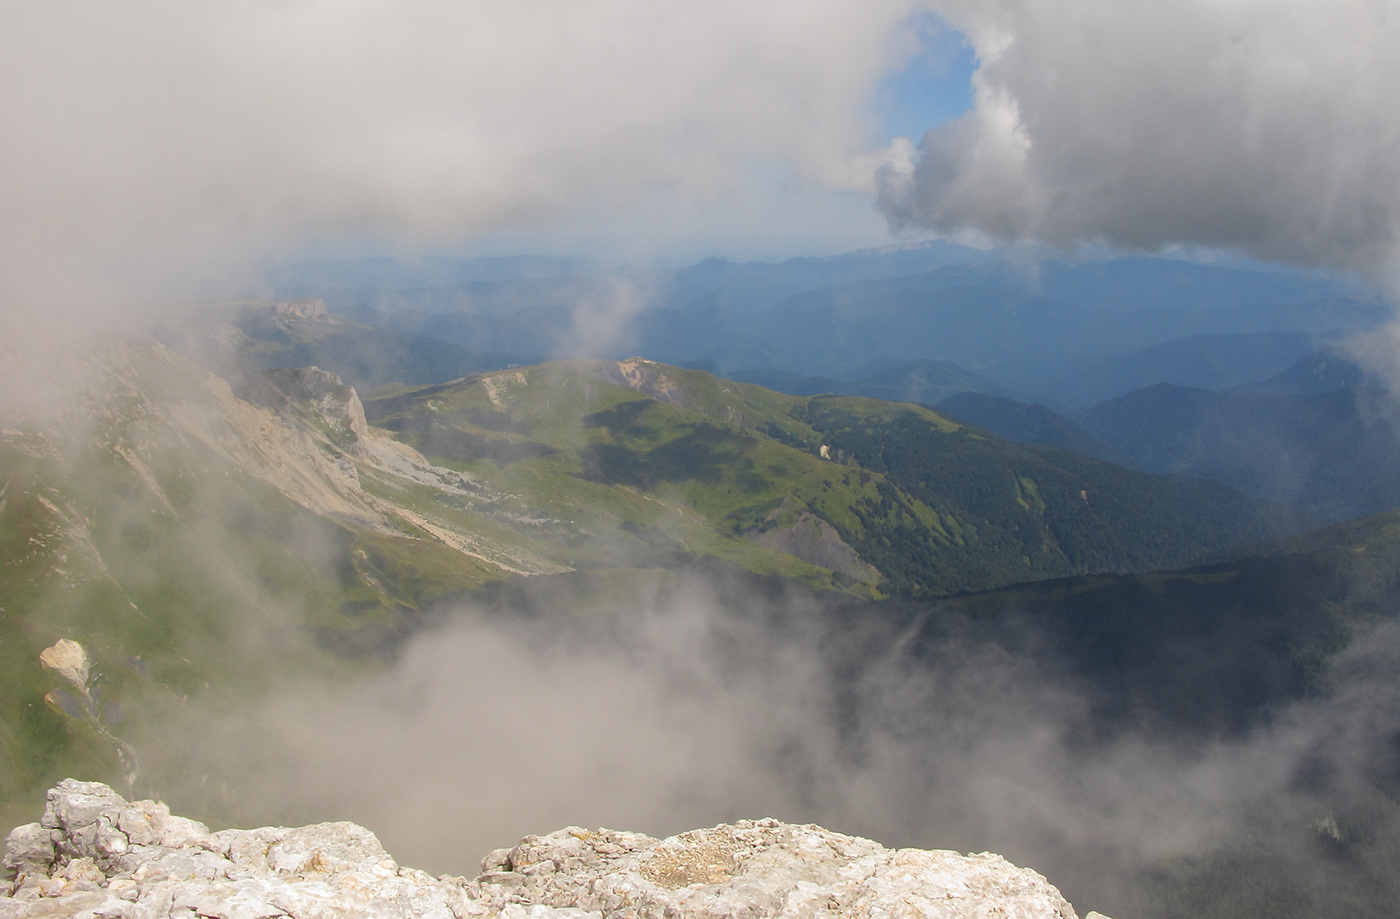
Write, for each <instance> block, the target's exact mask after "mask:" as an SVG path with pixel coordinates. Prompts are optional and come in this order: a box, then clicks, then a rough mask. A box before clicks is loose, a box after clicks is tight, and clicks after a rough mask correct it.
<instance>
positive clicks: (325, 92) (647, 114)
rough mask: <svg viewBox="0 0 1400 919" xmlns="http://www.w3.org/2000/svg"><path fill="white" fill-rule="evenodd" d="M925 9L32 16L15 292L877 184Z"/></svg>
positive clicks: (12, 253)
mask: <svg viewBox="0 0 1400 919" xmlns="http://www.w3.org/2000/svg"><path fill="white" fill-rule="evenodd" d="M909 5H910V4H909V2H908V0H874V2H871V3H862V4H859V5H852V4H846V3H837V2H827V0H821V2H816V3H804V4H799V5H794V4H791V3H787V2H782V0H774V2H764V3H753V2H742V3H741V2H720V3H711V4H706V5H705V6H704V7H703V9H702V8H700V7H695V8H690V9H682V8H678V7H673V6H659V5H657V4H653V3H646V2H637V0H608V2H589V3H575V2H546V3H535V4H529V5H518V4H487V3H439V2H434V0H411V2H407V3H405V2H396V3H385V2H374V0H371V2H362V3H352V4H332V3H319V2H295V3H281V2H253V3H243V2H240V3H226V2H218V3H213V4H201V5H199V6H198V7H192V6H188V5H184V4H179V3H171V2H168V0H141V2H138V3H132V4H124V5H122V6H120V7H107V6H101V5H99V6H92V5H91V4H81V3H71V2H59V3H54V4H43V5H34V4H24V3H8V4H6V5H5V9H4V11H3V13H0V21H3V23H4V27H3V28H2V29H0V114H3V118H4V121H5V125H6V143H5V145H4V148H3V150H0V177H3V178H0V201H3V204H4V207H3V208H0V215H3V216H0V239H3V245H0V277H3V278H5V281H4V286H3V287H0V293H3V294H5V295H7V296H9V297H11V298H20V299H23V298H25V297H28V298H35V297H41V296H42V297H45V298H47V299H48V300H50V301H53V300H55V299H56V298H57V296H58V294H59V293H60V292H66V293H67V294H68V295H69V297H70V298H71V297H76V296H80V295H88V296H99V295H102V294H104V293H105V294H108V295H110V293H111V290H110V289H111V287H113V286H114V285H127V286H134V287H136V288H137V289H138V292H140V284H141V283H150V281H151V277H150V275H151V273H152V272H155V273H158V274H161V275H164V276H166V277H164V278H163V279H164V280H169V277H168V276H169V275H171V274H174V275H176V276H177V277H178V276H179V275H180V274H181V273H182V272H186V273H187V272H191V271H201V270H204V269H205V268H207V262H208V260H210V259H215V258H217V259H218V260H220V261H221V262H222V261H225V260H227V259H228V258H229V256H230V255H239V254H248V252H249V250H252V252H254V253H257V252H266V251H273V250H275V249H276V248H277V247H279V246H283V245H288V244H291V243H295V242H297V241H298V240H301V239H304V238H307V237H317V236H321V237H325V236H332V237H349V238H352V239H353V238H359V237H362V236H370V237H373V236H377V235H379V234H386V235H388V236H389V237H392V238H396V239H398V240H400V241H401V242H402V243H403V244H405V245H408V244H409V243H410V242H424V241H427V240H437V241H441V240H443V239H453V238H461V237H462V235H464V234H472V233H477V232H482V231H487V230H493V229H503V228H509V227H514V226H519V225H522V224H525V223H530V222H532V221H535V220H538V219H542V218H545V217H550V216H558V215H561V214H566V213H568V212H569V211H571V210H572V209H574V208H578V207H585V206H587V207H597V206H599V205H604V206H605V207H613V208H625V207H626V206H627V205H628V204H630V203H632V202H633V201H634V200H635V198H636V197H637V196H638V195H641V194H643V193H645V192H646V191H647V190H648V189H651V188H654V187H658V186H671V187H678V188H681V189H683V190H684V191H685V192H686V193H687V194H689V195H692V196H701V197H703V196H705V195H708V194H711V193H713V192H714V191H715V190H716V189H718V188H720V187H722V186H723V185H725V184H726V183H727V182H729V181H730V180H731V179H732V178H733V177H734V175H735V174H736V171H737V170H739V169H740V168H742V167H743V166H744V165H745V164H746V163H748V162H750V161H751V160H752V158H754V157H758V158H768V159H771V160H776V161H780V162H790V163H793V164H795V165H796V166H797V169H798V170H799V172H800V173H802V174H804V175H806V176H809V177H812V178H815V179H817V180H819V181H823V182H827V183H831V184H834V185H837V186H842V185H849V184H852V183H856V184H866V185H868V182H869V179H868V170H867V171H866V172H867V174H866V176H865V177H861V176H859V175H856V174H855V173H853V172H852V168H853V167H852V165H851V159H850V157H851V156H852V155H855V154H859V153H861V152H862V151H863V150H864V149H865V146H862V145H863V144H864V145H867V146H868V140H867V131H868V129H869V128H870V125H869V124H867V123H866V121H865V120H864V119H865V118H866V117H867V116H866V115H865V114H864V107H865V104H866V100H867V98H868V96H869V94H870V92H871V91H872V90H873V88H874V85H875V83H876V82H877V81H878V80H879V78H880V76H881V74H882V73H883V72H884V69H885V68H886V67H887V66H889V64H890V62H891V61H897V60H898V59H899V56H900V54H901V53H902V51H901V50H900V48H899V47H898V42H897V41H896V40H895V38H894V36H893V35H892V28H893V27H894V26H895V24H896V23H898V22H899V21H900V20H901V19H902V18H903V17H904V16H905V15H906V13H907V10H908V7H909ZM191 266H193V268H192V267H191ZM36 269H37V270H36ZM157 269H159V270H158V271H157ZM206 280H207V279H206Z"/></svg>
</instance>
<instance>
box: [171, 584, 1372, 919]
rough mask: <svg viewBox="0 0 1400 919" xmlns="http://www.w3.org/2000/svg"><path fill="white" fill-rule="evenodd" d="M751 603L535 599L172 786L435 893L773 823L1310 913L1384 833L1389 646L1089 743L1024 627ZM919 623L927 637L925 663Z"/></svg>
mask: <svg viewBox="0 0 1400 919" xmlns="http://www.w3.org/2000/svg"><path fill="white" fill-rule="evenodd" d="M744 592H745V589H744V588H743V587H742V586H741V585H740V586H736V585H726V584H723V583H720V582H715V581H713V580H712V579H701V578H698V577H687V578H683V579H681V580H680V581H679V582H678V583H677V584H675V585H674V586H671V587H668V588H665V589H661V590H657V591H655V592H654V593H653V594H652V595H650V596H644V597H641V598H634V599H633V600H631V601H628V602H627V603H625V604H622V605H619V606H618V607H617V608H615V609H612V610H607V611H595V612H593V613H590V614H581V613H580V612H579V611H578V610H574V611H573V612H572V613H571V612H568V611H566V610H563V609H555V610H554V611H545V612H541V610H548V608H549V607H550V606H551V605H553V604H556V603H557V602H558V601H559V599H560V598H559V596H558V595H553V594H548V593H546V594H540V595H539V596H537V597H536V598H535V599H534V601H533V603H532V602H530V601H528V600H527V601H526V607H529V606H534V609H533V610H531V609H529V608H522V607H521V606H519V605H513V606H512V605H507V606H502V607H501V608H499V609H494V610H492V609H476V610H469V611H460V612H459V613H457V614H454V615H453V616H451V617H449V619H448V620H447V621H446V622H445V624H443V625H441V627H439V628H436V629H433V630H431V631H428V632H425V633H423V634H421V635H420V636H418V637H417V638H415V639H413V640H412V641H411V642H409V643H408V644H407V645H406V646H405V647H404V648H403V649H402V653H401V655H400V656H399V657H398V659H397V661H396V662H395V663H394V664H393V665H392V666H391V667H390V668H389V669H387V670H386V671H384V672H382V673H380V674H379V675H378V676H376V677H373V678H371V679H369V680H367V681H366V682H364V683H362V684H359V685H355V686H349V687H339V688H335V687H327V686H325V685H315V686H304V687H297V686H295V685H293V686H291V687H287V688H284V689H282V690H279V692H278V693H277V694H276V698H275V699H274V700H273V701H271V702H269V703H268V704H267V705H265V706H264V707H262V708H261V709H260V710H259V711H257V712H256V713H255V714H253V715H250V716H247V717H248V720H247V721H246V722H245V723H244V729H245V730H246V731H247V732H248V733H245V734H239V733H237V732H235V733H234V734H233V735H231V736H230V735H227V734H222V733H220V734H216V735H214V736H198V737H197V741H196V742H195V743H194V744H192V748H193V749H194V751H195V753H194V755H192V756H190V762H189V763H188V764H187V769H188V770H189V774H190V775H195V774H203V775H205V776H207V777H209V778H208V779H207V780H211V781H212V780H214V779H217V780H219V781H228V782H231V783H232V784H233V785H234V786H236V787H237V788H238V789H239V790H240V796H241V797H242V799H243V801H244V802H245V803H252V804H253V810H254V812H255V813H252V814H250V815H249V816H250V817H253V816H256V817H265V816H267V815H278V816H280V817H281V818H283V819H290V818H292V817H294V818H295V819H298V820H300V819H317V818H320V819H331V818H346V817H349V818H353V819H356V820H358V821H360V822H363V823H365V824H366V825H368V826H370V827H372V828H374V829H375V830H376V831H377V832H378V833H379V834H380V835H381V837H382V838H383V839H384V841H385V843H386V845H387V846H388V848H389V849H390V851H392V852H393V853H394V854H395V855H396V856H397V857H399V858H400V859H401V860H402V861H403V862H405V863H408V864H415V865H421V866H424V867H427V868H430V869H432V870H435V871H449V872H453V873H471V872H472V871H473V870H474V866H475V863H476V860H477V859H478V858H479V857H480V856H481V855H483V854H484V853H485V852H487V851H488V850H490V849H492V848H496V847H499V846H506V845H512V844H513V843H514V842H515V841H516V839H517V838H519V837H520V836H522V835H524V834H526V833H540V832H546V831H548V830H550V829H553V828H557V827H559V826H563V825H568V824H579V825H586V826H597V825H604V826H611V827H620V828H629V829H636V830H643V831H646V832H649V833H653V834H661V835H664V834H668V833H672V832H678V831H680V830H683V829H687V828H690V827H695V826H702V825H711V824H714V823H717V822H720V821H726V820H732V819H735V818H739V817H744V816H750V817H755V816H761V815H772V816H776V817H779V818H781V819H784V820H789V821H794V822H807V821H811V822H818V823H821V824H823V825H825V826H828V827H831V828H834V829H837V830H841V831H845V832H849V833H855V834H860V835H867V836H871V837H874V838H876V839H879V840H881V841H883V842H885V843H887V844H890V845H917V846H936V847H947V848H953V849H958V850H963V851H979V850H983V849H991V850H993V851H999V852H1002V853H1003V854H1006V855H1007V856H1008V857H1009V858H1012V859H1013V860H1015V861H1017V862H1019V863H1022V864H1028V865H1031V866H1033V867H1035V868H1036V869H1038V870H1040V871H1042V872H1043V873H1045V874H1047V875H1048V876H1049V877H1051V878H1052V879H1054V881H1055V882H1056V883H1057V884H1059V885H1060V886H1061V887H1062V888H1064V889H1065V890H1066V891H1067V894H1068V895H1069V896H1071V898H1072V899H1073V900H1074V901H1075V902H1078V903H1080V904H1081V905H1083V906H1085V907H1086V908H1088V907H1093V908H1100V909H1105V910H1110V911H1111V910H1113V909H1123V908H1128V907H1131V908H1132V909H1133V911H1135V912H1136V911H1138V910H1149V908H1150V909H1152V910H1160V908H1161V904H1160V903H1155V905H1154V901H1153V897H1154V894H1153V890H1154V888H1153V887H1152V884H1153V878H1154V877H1156V876H1158V875H1157V874H1154V872H1155V873H1160V872H1161V871H1163V870H1167V868H1168V866H1170V865H1173V864H1176V865H1181V864H1190V863H1191V862H1190V859H1192V858H1196V859H1200V858H1202V857H1207V856H1212V857H1213V856H1215V855H1217V854H1218V851H1217V850H1218V847H1220V846H1226V847H1235V846H1240V845H1243V844H1245V843H1248V844H1249V845H1252V846H1254V847H1256V849H1258V850H1262V851H1267V852H1268V853H1269V859H1270V861H1269V864H1270V865H1273V866H1275V867H1277V866H1278V865H1280V864H1284V865H1287V864H1295V865H1296V868H1297V871H1298V877H1297V878H1295V879H1294V881H1293V882H1296V883H1298V884H1301V885H1302V887H1303V889H1304V892H1305V893H1306V892H1307V884H1308V874H1309V873H1313V874H1317V875H1319V876H1326V877H1329V878H1330V879H1331V881H1332V882H1335V880H1336V878H1335V877H1333V876H1332V874H1329V872H1331V873H1335V872H1336V871H1337V870H1338V868H1337V866H1336V865H1333V864H1329V863H1328V861H1327V859H1326V857H1325V855H1326V853H1325V852H1322V851H1321V849H1322V848H1324V847H1325V845H1327V844H1332V843H1335V842H1336V840H1335V839H1334V838H1333V837H1331V836H1328V835H1327V833H1328V832H1329V830H1328V827H1338V826H1340V827H1342V829H1340V830H1338V832H1339V833H1340V834H1342V835H1343V836H1345V835H1346V834H1356V833H1357V832H1358V829H1357V827H1358V824H1356V823H1355V821H1354V820H1352V818H1353V817H1354V816H1355V815H1357V814H1363V815H1365V819H1366V821H1369V822H1368V823H1367V825H1366V829H1365V832H1366V833H1367V834H1368V835H1367V836H1366V839H1365V840H1362V842H1363V843H1365V844H1364V845H1363V846H1362V847H1361V848H1360V849H1359V850H1358V851H1360V852H1362V853H1363V855H1364V854H1366V853H1370V852H1372V851H1373V849H1372V848H1367V846H1370V845H1372V844H1374V843H1378V842H1380V841H1381V840H1383V839H1385V838H1390V837H1392V836H1393V835H1394V834H1395V833H1396V832H1397V828H1400V824H1396V823H1395V816H1396V815H1395V814H1394V813H1393V811H1394V810H1395V809H1394V808H1393V807H1389V808H1387V807H1384V806H1378V805H1377V801H1378V800H1380V799H1383V789H1384V787H1387V786H1386V782H1388V781H1391V780H1390V779H1384V778H1380V779H1378V778H1377V776H1376V775H1375V774H1374V768H1375V764H1376V763H1377V762H1388V761H1389V760H1388V759H1386V757H1385V756H1380V757H1377V755H1376V753H1377V745H1381V746H1383V745H1384V744H1386V743H1390V742H1392V741H1390V740H1388V739H1387V738H1391V737H1393V736H1394V734H1395V731H1396V730H1397V729H1400V707H1397V705H1396V701H1397V697H1396V695H1395V692H1394V691H1393V689H1392V690H1390V691H1388V692H1376V689H1377V688H1378V686H1383V685H1385V682H1384V681H1386V680H1388V679H1390V678H1391V676H1393V674H1394V672H1395V670H1396V666H1397V665H1396V662H1395V657H1396V649H1397V648H1400V641H1397V638H1400V636H1397V635H1396V634H1392V633H1393V632H1394V630H1393V629H1388V628H1387V629H1380V630H1378V631H1376V632H1374V633H1373V634H1371V635H1369V636H1367V638H1366V640H1364V641H1363V642H1359V643H1358V644H1357V646H1356V648H1355V649H1354V650H1353V651H1351V652H1349V653H1348V654H1347V655H1344V656H1343V658H1342V659H1341V661H1340V662H1339V663H1338V665H1337V669H1336V674H1335V680H1336V687H1337V691H1336V692H1335V694H1334V695H1333V696H1332V697H1330V698H1328V699H1326V700H1321V699H1318V700H1312V701H1308V702H1303V703H1298V704H1295V705H1293V706H1292V707H1290V708H1287V709H1286V710H1283V711H1281V712H1279V713H1278V714H1277V716H1276V717H1274V718H1272V719H1271V720H1269V721H1268V723H1267V724H1265V725H1263V726H1261V727H1258V728H1256V729H1253V730H1252V731H1249V732H1245V733H1242V734H1231V735H1202V734H1199V733H1190V732H1187V733H1182V732H1164V731H1163V730H1162V729H1161V728H1160V727H1158V728H1152V729H1150V728H1148V727H1147V726H1146V723H1144V724H1143V725H1140V726H1133V725H1131V724H1130V725H1127V726H1124V725H1122V724H1119V725H1117V726H1115V727H1113V728H1112V729H1105V728H1104V726H1103V725H1102V724H1099V723H1097V722H1096V720H1095V716H1094V713H1093V708H1094V701H1095V696H1096V693H1097V692H1100V691H1101V690H1099V689H1096V687H1095V685H1094V682H1093V680H1092V679H1090V680H1087V681H1086V680H1084V679H1083V678H1072V677H1070V676H1069V675H1068V673H1067V671H1066V670H1065V669H1064V668H1063V666H1062V665H1061V662H1059V661H1058V660H1057V659H1056V657H1055V656H1054V655H1053V654H1051V653H1049V652H1047V651H1046V650H1045V649H1044V648H1043V647H1042V646H1041V645H1040V644H1038V643H1037V642H1036V641H1035V639H1034V630H1033V629H1030V630H1029V631H1028V629H1029V626H1023V627H1022V629H1021V630H1019V631H1018V632H1017V634H1014V635H1011V634H1008V635H1003V636H1001V637H1000V638H998V639H996V640H993V639H992V638H989V637H987V636H986V635H985V634H984V633H979V632H978V631H977V630H975V629H971V628H968V622H967V621H966V620H964V619H962V618H961V617H960V616H958V615H954V614H951V613H949V612H947V611H942V612H940V611H938V610H936V609H933V610H930V611H928V612H926V613H924V614H922V616H921V617H915V618H913V619H909V618H908V617H901V616H896V617H890V616H888V615H886V614H885V613H883V612H881V611H880V610H878V609H876V608H873V607H867V606H860V605H852V604H845V605H842V604H835V605H828V604H825V603H822V602H819V601H815V600H813V599H812V598H811V597H810V596H807V595H803V596H801V597H797V596H786V597H785V596H782V595H774V596H770V597H768V598H753V597H749V598H747V599H745V598H743V597H742V594H743V593H744ZM528 595H529V589H528V588H527V589H526V590H525V593H524V594H517V596H516V602H517V603H518V602H519V600H520V597H522V596H528ZM929 616H932V617H934V618H935V620H937V621H936V623H935V626H936V631H937V632H938V633H939V634H940V636H941V638H940V640H939V641H938V642H937V643H935V644H934V645H932V646H930V645H929V644H927V643H919V646H918V647H916V643H915V642H913V641H912V639H913V636H914V635H915V633H916V632H918V631H920V630H921V629H925V628H927V627H928V626H929V625H930V621H929V620H928V619H927V617H929ZM227 724H228V723H227V722H222V723H221V732H222V731H224V730H226V729H227ZM250 738H257V739H258V740H259V742H258V743H256V744H250V742H249V739H250ZM192 739H194V738H192ZM248 749H259V750H261V751H262V752H261V753H260V754H259V756H258V758H257V760H256V762H250V759H249V757H248V755H247V753H246V752H244V751H246V750H248ZM1382 752H1384V751H1382ZM1392 759H1393V757H1392ZM1367 770H1371V771H1370V772H1368V771H1367ZM1329 820H1330V821H1331V823H1328V821H1329ZM1348 820H1352V822H1351V823H1348ZM1338 821H1340V823H1338ZM1318 827H1322V829H1318ZM1347 841H1348V843H1354V842H1357V841H1358V837H1354V835H1353V836H1351V837H1348V838H1347ZM1367 841H1369V842H1367ZM1227 851H1228V848H1227ZM1174 860H1175V861H1174ZM1182 860H1185V861H1182ZM1342 867H1343V869H1344V870H1343V873H1345V871H1346V870H1353V871H1354V870H1356V869H1355V865H1352V866H1350V867H1348V866H1345V865H1344V866H1342ZM1357 873H1358V874H1361V875H1363V876H1365V877H1367V878H1369V879H1370V880H1371V881H1372V882H1374V881H1375V876H1374V873H1373V874H1369V875H1368V874H1366V872H1365V871H1359V872H1357ZM1382 876H1383V875H1382ZM1290 883H1292V882H1290Z"/></svg>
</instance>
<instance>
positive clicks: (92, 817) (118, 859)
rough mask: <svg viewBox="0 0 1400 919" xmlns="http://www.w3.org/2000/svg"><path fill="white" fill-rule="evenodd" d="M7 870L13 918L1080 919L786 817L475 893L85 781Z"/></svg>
mask: <svg viewBox="0 0 1400 919" xmlns="http://www.w3.org/2000/svg"><path fill="white" fill-rule="evenodd" d="M4 865H5V876H4V879H3V880H0V919H38V917H41V916H42V917H46V919H47V917H64V916H74V917H82V919H154V917H161V919H165V917H169V919H195V917H205V919H277V917H282V916H287V917H292V919H323V917H324V919H331V917H362V919H378V917H386V919H387V917H394V919H409V917H414V919H417V917H423V919H468V917H474V919H494V917H504V919H719V917H722V916H734V917H741V916H742V917H746V919H766V917H782V919H818V917H858V919H906V917H907V919H915V917H927V919H962V917H967V919H972V917H990V916H998V917H1003V919H1075V913H1074V910H1073V909H1072V908H1071V907H1070V905H1069V903H1067V902H1066V901H1065V899H1064V897H1062V896H1061V895H1060V892H1059V891H1058V890H1056V889H1055V888H1054V887H1053V886H1051V884H1050V883H1049V882H1048V881H1047V880H1045V878H1043V877H1041V876H1040V875H1038V874H1036V873H1035V872H1034V871H1031V870H1030V869H1027V868H1017V867H1016V866H1014V865H1012V864H1010V863H1009V862H1007V861H1006V860H1005V859H1004V858H1002V857H1001V856H999V855H992V854H989V853H982V854H979V855H960V854H958V853H956V852H946V851H926V850H922V849H899V850H892V849H886V848H885V847H884V846H881V845H880V844H878V843H875V842H871V841H870V840H868V839H858V838H855V837H851V836H843V835H841V834H839V833H832V832H830V831H828V830H824V829H822V828H820V827H816V826H793V825H790V824H784V823H780V822H778V821H776V820H757V821H754V820H743V821H740V822H738V823H736V824H733V825H723V826H717V827H714V828H712V829H708V830H694V831H692V832H689V833H683V834H681V835H679V836H673V837H671V838H669V839H663V840H657V839H653V838H651V837H649V836H644V835H642V834H640V833H626V832H618V831H613V830H584V829H579V828H577V827H569V828H567V829H563V830H559V831H557V832H554V833H551V834H549V835H548V836H527V837H526V838H525V839H523V840H522V841H521V842H520V843H519V844H518V845H516V846H515V847H514V848H511V849H498V850H496V851H495V852H492V853H491V854H490V855H488V856H487V857H486V858H485V859H484V860H483V862H482V873H481V874H480V875H479V876H477V877H476V878H475V879H473V880H468V879H465V878H460V877H451V876H446V875H444V876H442V877H437V878H434V877H431V876H430V875H428V874H426V873H425V872H422V871H418V870H416V869H413V868H404V867H400V866H399V865H398V864H396V863H395V862H394V861H393V859H391V858H390V857H389V855H388V853H386V852H385V851H384V849H383V847H381V846H380V844H379V841H378V840H377V839H376V838H375V837H374V834H373V833H371V832H369V831H368V830H366V829H364V828H363V827H359V826H356V825H354V824H351V823H323V824H319V825H317V826H309V827H301V828H299V829H287V828H284V827H264V828H262V829H256V830H224V831H222V832H218V833H210V832H209V831H208V829H207V828H206V827H205V826H203V825H202V824H199V823H196V822H194V821H192V820H187V819H185V818H182V817H174V816H171V814H170V811H169V810H168V809H167V808H166V807H165V806H164V805H162V804H157V803H154V802H151V801H136V802H127V801H125V800H124V799H122V798H121V797H120V796H119V795H117V794H116V793H115V792H113V791H112V789H110V788H108V787H107V786H106V785H102V784H98V783H95V782H78V781H74V780H72V779H68V780H65V781H64V782H62V783H60V784H59V785H58V787H56V788H54V789H52V790H51V791H50V792H49V796H48V807H47V809H46V810H45V812H44V816H43V820H42V821H41V822H40V823H32V824H29V825H27V826H22V827H18V828H17V829H15V830H14V831H13V832H11V833H10V835H9V838H8V840H7V841H6V852H5V861H4ZM1095 916H1097V914H1095V913H1090V914H1089V916H1088V917H1086V919H1093V917H1095ZM1100 919H1101V917H1100Z"/></svg>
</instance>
